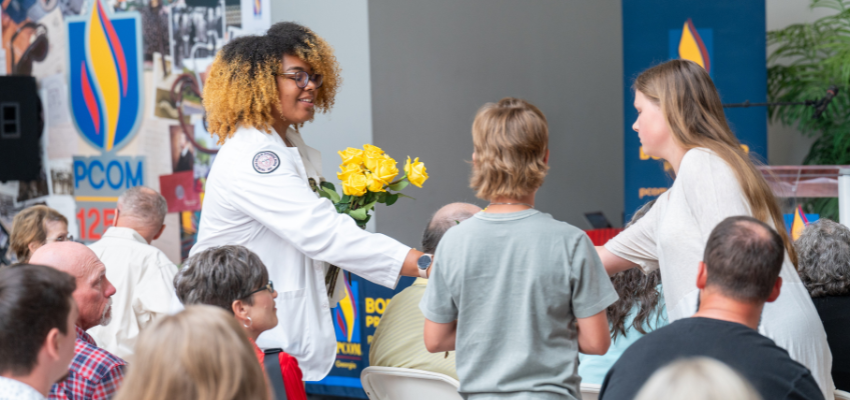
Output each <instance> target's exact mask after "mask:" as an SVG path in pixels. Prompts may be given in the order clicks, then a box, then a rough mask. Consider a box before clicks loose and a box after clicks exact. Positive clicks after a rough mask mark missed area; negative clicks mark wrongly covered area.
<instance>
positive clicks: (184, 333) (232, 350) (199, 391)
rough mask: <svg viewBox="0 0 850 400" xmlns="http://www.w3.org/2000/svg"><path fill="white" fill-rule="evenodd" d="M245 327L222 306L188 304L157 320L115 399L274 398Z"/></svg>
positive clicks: (138, 347) (147, 331)
mask: <svg viewBox="0 0 850 400" xmlns="http://www.w3.org/2000/svg"><path fill="white" fill-rule="evenodd" d="M270 398H271V397H270V392H269V387H268V384H267V383H266V381H265V378H264V377H263V371H262V369H260V366H259V365H258V364H257V358H256V357H254V354H253V349H252V346H251V344H250V343H249V342H248V338H247V337H246V336H245V331H244V330H242V329H241V328H239V324H238V323H237V322H236V320H235V319H233V317H231V316H229V315H227V313H225V312H224V311H222V310H221V309H219V308H216V307H211V306H203V305H195V306H188V307H186V309H185V310H184V311H181V312H180V313H178V314H175V315H168V316H165V317H163V318H159V319H157V320H156V321H155V322H154V323H152V324H151V326H150V327H149V328H148V329H145V330H144V331H142V333H141V334H140V335H139V340H138V341H136V359H135V361H134V362H133V367H132V368H130V371H129V374H128V375H127V380H126V382H125V383H124V386H123V387H122V388H121V390H120V391H118V395H117V396H115V400H177V399H180V400H269V399H270Z"/></svg>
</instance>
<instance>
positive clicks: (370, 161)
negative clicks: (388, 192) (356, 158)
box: [363, 144, 388, 171]
mask: <svg viewBox="0 0 850 400" xmlns="http://www.w3.org/2000/svg"><path fill="white" fill-rule="evenodd" d="M386 158H388V156H386V155H384V151H383V150H381V148H380V147H377V146H372V145H371V144H364V145H363V165H365V166H366V168H368V169H369V170H370V171H374V170H375V166H376V165H377V164H378V162H380V161H381V160H383V159H386Z"/></svg>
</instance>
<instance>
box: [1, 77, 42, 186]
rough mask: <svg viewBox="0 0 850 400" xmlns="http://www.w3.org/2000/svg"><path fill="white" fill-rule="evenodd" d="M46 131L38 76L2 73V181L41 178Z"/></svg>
mask: <svg viewBox="0 0 850 400" xmlns="http://www.w3.org/2000/svg"><path fill="white" fill-rule="evenodd" d="M43 130H44V118H43V116H42V109H41V100H40V99H39V98H38V89H37V86H36V83H35V78H33V77H31V76H0V182H5V181H34V180H37V179H39V175H40V173H41V133H42V131H43Z"/></svg>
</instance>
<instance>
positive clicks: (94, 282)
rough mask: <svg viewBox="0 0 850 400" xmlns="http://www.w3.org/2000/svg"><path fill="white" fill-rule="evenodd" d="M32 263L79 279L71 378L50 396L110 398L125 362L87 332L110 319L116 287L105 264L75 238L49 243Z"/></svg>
mask: <svg viewBox="0 0 850 400" xmlns="http://www.w3.org/2000/svg"><path fill="white" fill-rule="evenodd" d="M30 263H32V264H40V265H46V266H48V267H53V268H56V269H58V270H60V271H63V272H67V273H68V274H70V275H71V276H73V277H74V278H75V279H76V284H77V287H76V289H75V290H74V294H73V297H74V300H75V301H76V303H77V308H78V309H79V311H80V313H79V316H78V317H77V321H76V322H75V323H74V330H75V331H76V344H75V348H74V359H73V361H72V362H71V369H70V371H69V373H68V378H67V379H65V380H63V381H61V382H59V383H57V384H56V385H53V388H51V389H50V399H51V400H56V399H70V400H90V399H92V400H101V399H111V398H112V396H114V395H115V392H116V391H118V387H119V386H121V381H122V380H123V379H124V366H125V365H126V363H125V362H124V360H122V359H121V358H118V357H117V356H115V355H113V354H112V353H110V352H108V351H106V350H104V349H102V348H100V347H97V342H95V340H94V339H92V337H91V336H89V334H88V333H86V330H87V329H90V328H92V327H94V326H97V325H106V324H108V323H109V320H110V319H111V311H112V299H111V297H112V295H113V294H115V287H113V286H112V284H111V283H109V279H107V278H106V267H104V266H103V263H102V262H100V260H98V259H97V256H95V255H94V252H93V251H91V250H90V249H89V248H88V247H86V246H84V245H82V244H80V243H75V242H62V243H50V244H47V245H44V246H42V247H41V248H39V249H38V250H36V251H35V253H33V255H32V257H31V258H30Z"/></svg>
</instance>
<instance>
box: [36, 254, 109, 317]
mask: <svg viewBox="0 0 850 400" xmlns="http://www.w3.org/2000/svg"><path fill="white" fill-rule="evenodd" d="M29 263H30V264H37V265H46V266H48V267H52V268H56V269H58V270H60V271H63V272H66V273H68V274H70V275H71V276H73V277H74V278H76V279H77V289H76V290H75V291H74V300H75V301H76V302H77V306H78V307H79V309H80V317H79V318H78V319H77V326H79V327H80V328H83V329H85V330H87V329H89V328H91V327H93V326H97V325H107V324H108V323H109V321H110V320H111V319H112V299H111V298H110V297H112V295H113V294H115V287H113V286H112V284H111V283H109V280H108V279H106V267H104V265H103V263H102V262H100V259H98V258H97V255H96V254H94V252H93V251H92V250H91V249H89V248H88V247H86V246H84V245H82V244H80V243H75V242H54V243H48V244H46V245H44V246H42V247H40V248H38V250H36V251H35V253H33V255H32V257H30V261H29Z"/></svg>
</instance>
